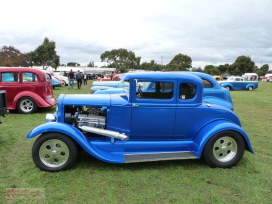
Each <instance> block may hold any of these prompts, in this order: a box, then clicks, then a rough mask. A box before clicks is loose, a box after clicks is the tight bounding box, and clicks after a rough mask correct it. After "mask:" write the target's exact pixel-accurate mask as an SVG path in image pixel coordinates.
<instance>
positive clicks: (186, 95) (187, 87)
mask: <svg viewBox="0 0 272 204" xmlns="http://www.w3.org/2000/svg"><path fill="white" fill-rule="evenodd" d="M195 95H196V86H195V85H194V84H190V83H181V84H180V85H179V98H180V99H181V100H187V99H192V98H194V97H195Z"/></svg>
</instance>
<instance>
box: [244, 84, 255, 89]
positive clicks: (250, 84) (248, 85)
mask: <svg viewBox="0 0 272 204" xmlns="http://www.w3.org/2000/svg"><path fill="white" fill-rule="evenodd" d="M250 86H252V87H253V89H256V85H254V84H248V85H247V86H246V89H248V88H249V87H250Z"/></svg>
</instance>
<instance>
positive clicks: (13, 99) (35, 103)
mask: <svg viewBox="0 0 272 204" xmlns="http://www.w3.org/2000/svg"><path fill="white" fill-rule="evenodd" d="M0 90H6V92H7V108H8V110H15V109H16V110H17V111H18V112H20V113H34V112H36V111H37V109H38V107H52V106H54V105H56V104H57V100H56V99H55V97H54V94H53V90H52V84H51V76H50V74H49V73H47V72H45V71H42V70H37V69H31V68H21V67H2V68H0Z"/></svg>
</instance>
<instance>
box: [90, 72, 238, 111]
mask: <svg viewBox="0 0 272 204" xmlns="http://www.w3.org/2000/svg"><path fill="white" fill-rule="evenodd" d="M143 73H144V72H141V73H139V74H143ZM163 73H166V72H163ZM173 73H187V74H192V75H195V76H198V77H200V78H201V79H202V81H203V83H204V90H203V101H205V102H207V103H212V104H217V105H220V106H223V107H226V108H228V109H230V110H233V103H232V98H231V95H230V93H229V91H228V90H226V89H225V88H223V87H221V86H220V85H219V84H218V82H217V81H216V80H215V79H214V78H213V77H212V76H210V75H208V74H205V73H201V72H173ZM124 77H125V75H123V76H122V77H121V78H122V80H121V81H118V82H117V81H116V82H115V81H112V82H102V83H101V82H93V86H92V87H91V91H92V93H93V94H118V93H124V92H127V89H129V84H128V83H126V82H125V81H124Z"/></svg>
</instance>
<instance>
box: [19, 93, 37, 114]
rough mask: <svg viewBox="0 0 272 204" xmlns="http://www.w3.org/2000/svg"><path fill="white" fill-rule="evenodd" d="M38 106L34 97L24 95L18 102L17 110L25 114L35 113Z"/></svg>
mask: <svg viewBox="0 0 272 204" xmlns="http://www.w3.org/2000/svg"><path fill="white" fill-rule="evenodd" d="M37 109H38V106H37V104H36V102H35V100H34V99H33V98H30V97H22V98H20V99H19V101H18V102H17V111H18V112H19V113H23V114H30V113H35V112H36V111H37Z"/></svg>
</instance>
